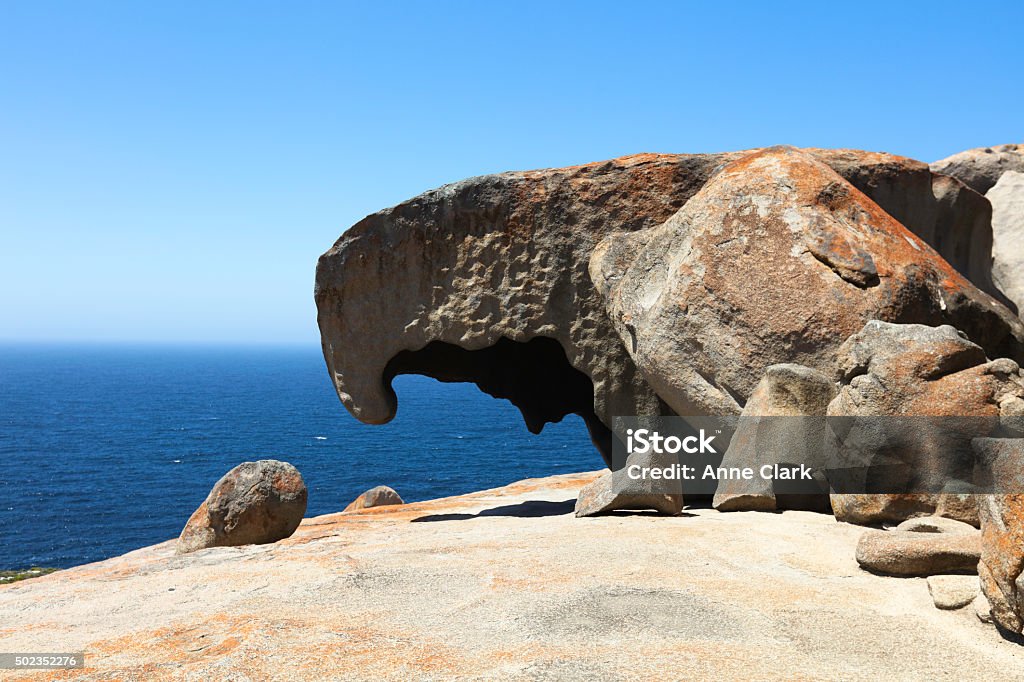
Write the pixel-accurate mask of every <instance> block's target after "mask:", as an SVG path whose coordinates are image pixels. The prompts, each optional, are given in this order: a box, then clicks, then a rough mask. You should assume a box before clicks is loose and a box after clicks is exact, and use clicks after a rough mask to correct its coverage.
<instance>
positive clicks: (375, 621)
mask: <svg viewBox="0 0 1024 682" xmlns="http://www.w3.org/2000/svg"><path fill="white" fill-rule="evenodd" d="M593 476H594V474H591V473H588V474H574V475H566V476H555V477H551V478H545V479H534V480H528V481H520V482H517V483H514V484H511V485H508V486H503V487H501V488H497V489H493V490H485V491H479V492H476V493H472V494H469V495H459V496H456V497H449V498H445V499H440V500H429V501H422V502H414V503H411V504H405V505H400V506H390V507H380V508H378V509H377V510H375V512H374V513H372V514H340V513H339V514H328V515H325V516H319V517H316V518H310V519H306V520H305V521H303V523H302V525H301V526H299V528H298V530H296V532H295V534H294V535H293V536H292V537H291V538H289V539H287V540H283V541H281V542H278V543H274V544H271V545H250V546H246V547H219V548H215V549H210V550H207V551H205V552H202V553H200V554H188V555H184V556H175V555H174V548H173V542H165V543H161V544H159V545H155V546H152V547H146V548H142V549H139V550H136V551H134V552H131V553H129V554H127V555H125V556H121V557H115V558H112V559H109V560H107V561H103V562H100V563H94V564H89V565H86V566H76V567H74V568H70V569H67V570H62V571H59V572H57V573H54V574H52V575H48V576H43V577H40V578H33V579H32V580H25V581H22V582H19V583H14V584H11V585H0V624H2V625H0V651H8V652H10V651H37V650H39V649H40V648H42V647H46V648H47V649H49V650H53V651H85V652H87V655H86V659H85V666H86V667H85V669H83V670H71V671H49V672H46V671H27V672H25V673H17V672H16V671H7V670H5V671H3V673H0V677H2V678H3V679H5V680H6V679H8V678H10V677H13V678H15V679H19V680H20V679H24V680H26V681H33V680H40V679H46V680H50V679H54V680H56V679H60V680H67V679H74V680H95V681H97V682H99V681H108V680H147V681H148V680H164V679H172V680H224V679H238V680H245V679H250V680H421V679H422V680H469V679H472V680H538V679H544V680H567V681H568V680H634V679H641V678H642V679H645V680H646V679H651V680H676V679H680V678H686V679H702V680H705V679H706V680H850V679H857V680H911V679H913V680H944V679H952V678H956V679H964V678H966V679H977V680H1006V679H1021V678H1024V660H1022V657H1021V650H1020V647H1019V645H1017V644H1014V643H1012V642H1010V641H1007V640H1006V639H1004V638H1002V637H1000V636H999V635H998V634H997V632H996V629H995V628H994V627H981V625H980V624H979V623H977V621H975V620H974V616H970V617H969V618H967V617H964V618H954V617H948V618H943V617H937V616H942V615H944V614H937V613H936V612H934V609H932V607H931V606H930V605H929V604H930V599H929V597H928V591H927V587H926V585H925V583H924V581H923V580H895V579H885V578H879V577H878V576H875V575H872V574H870V573H868V572H866V571H862V570H860V569H859V568H858V567H857V564H856V562H855V561H854V559H853V555H854V548H855V546H856V544H857V539H858V537H859V534H860V533H861V532H862V530H861V529H859V528H856V527H854V526H850V525H848V524H844V523H835V522H834V521H833V520H832V519H830V518H828V517H826V516H824V515H822V514H801V513H797V514H791V513H785V514H744V513H735V514H719V513H718V512H716V511H714V510H712V509H705V508H697V509H693V510H691V511H690V513H688V514H687V515H685V516H678V517H671V518H667V517H666V518H651V517H648V516H644V515H622V516H614V517H604V518H602V519H591V520H589V521H584V520H581V519H576V518H573V515H572V511H571V510H572V507H571V505H567V504H566V502H567V500H569V499H572V498H574V497H576V494H577V491H578V490H579V488H580V487H581V486H582V485H584V484H585V483H587V482H589V481H590V480H591V479H592V478H593ZM452 519H456V520H452ZM457 519H471V520H457ZM922 606H924V607H925V608H922ZM963 615H965V616H966V615H967V614H963ZM325 652H327V653H326V655H325ZM880 652H882V653H881V654H880ZM19 675H21V676H20V677H19Z"/></svg>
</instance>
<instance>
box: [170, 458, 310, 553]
mask: <svg viewBox="0 0 1024 682" xmlns="http://www.w3.org/2000/svg"><path fill="white" fill-rule="evenodd" d="M307 497H308V493H307V491H306V484H305V482H304V481H303V480H302V475H301V474H300V473H299V471H298V469H296V468H295V467H293V466H292V465H291V464H288V463H287V462H280V461H278V460H275V459H261V460H259V461H258V462H244V463H242V464H239V465H238V466H236V467H235V468H234V469H232V470H231V471H229V472H228V473H226V474H225V475H224V476H223V477H222V478H221V479H220V480H219V481H217V484H216V485H214V486H213V490H211V491H210V494H209V495H208V496H207V497H206V501H205V502H203V503H202V504H201V505H200V506H199V508H198V509H196V511H195V512H194V513H193V514H192V516H191V517H190V518H189V520H188V523H186V524H185V528H184V530H182V531H181V535H180V536H179V537H178V545H177V548H176V552H177V553H178V554H187V553H188V552H195V551H196V550H200V549H205V548H207V547H234V546H237V545H262V544H266V543H269V542H277V541H278V540H283V539H284V538H286V537H289V536H290V535H291V534H292V533H294V532H295V529H296V528H298V527H299V523H300V522H301V521H302V517H303V515H304V514H305V513H306V502H307Z"/></svg>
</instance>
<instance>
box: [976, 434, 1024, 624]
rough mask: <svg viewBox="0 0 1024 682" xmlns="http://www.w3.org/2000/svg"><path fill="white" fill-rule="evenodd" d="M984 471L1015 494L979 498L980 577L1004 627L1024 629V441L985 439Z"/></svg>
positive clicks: (980, 442) (980, 447) (981, 443)
mask: <svg viewBox="0 0 1024 682" xmlns="http://www.w3.org/2000/svg"><path fill="white" fill-rule="evenodd" d="M973 446H974V448H975V451H976V452H977V454H978V459H979V466H980V467H982V468H984V469H986V470H987V471H989V472H990V473H991V475H992V476H993V478H994V480H995V483H994V485H995V486H997V489H998V490H1002V491H1006V492H1011V493H1012V494H996V495H982V496H979V504H978V510H979V513H980V516H981V533H982V548H981V563H980V564H979V566H978V575H979V576H980V577H981V587H982V590H983V591H984V593H985V596H986V597H987V598H988V601H989V604H990V605H991V612H992V618H993V619H994V620H995V622H996V623H998V624H999V625H1000V626H1001V627H1002V628H1004V629H1006V630H1009V631H1011V632H1015V633H1020V632H1021V631H1022V629H1024V579H1022V573H1024V494H1022V493H1020V492H1019V491H1024V440H1022V439H1019V438H1013V439H995V438H979V439H977V440H975V441H974V442H973Z"/></svg>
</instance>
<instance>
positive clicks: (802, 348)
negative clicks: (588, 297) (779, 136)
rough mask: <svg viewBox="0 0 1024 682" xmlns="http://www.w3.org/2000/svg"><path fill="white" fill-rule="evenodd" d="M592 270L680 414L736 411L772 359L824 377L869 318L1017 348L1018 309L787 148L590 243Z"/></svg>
mask: <svg viewBox="0 0 1024 682" xmlns="http://www.w3.org/2000/svg"><path fill="white" fill-rule="evenodd" d="M590 272H591V276H592V278H593V280H594V282H595V283H596V286H597V288H598V290H599V291H600V292H601V293H602V295H603V296H604V297H605V303H606V308H607V310H608V314H609V317H610V318H611V319H612V322H613V324H614V326H615V328H616V331H617V332H618V333H619V335H620V337H621V338H622V340H623V342H624V344H625V347H626V349H627V350H628V351H629V353H630V355H631V356H632V358H633V360H634V362H635V363H636V365H637V366H638V367H639V368H640V370H641V372H642V373H643V375H644V376H645V377H646V378H647V380H648V382H649V383H650V384H651V386H652V387H653V388H654V390H655V391H656V392H657V394H658V395H659V396H660V397H661V398H662V399H663V400H664V401H665V402H666V403H668V405H669V406H670V407H671V408H672V409H673V410H674V411H675V412H676V413H678V414H680V415H705V414H710V415H728V414H737V413H739V411H740V410H741V409H742V407H743V405H744V403H745V402H746V401H747V399H748V398H749V396H750V395H751V393H752V391H753V390H754V386H755V385H756V383H757V381H758V380H759V379H760V378H761V376H762V375H763V374H764V372H765V370H766V369H767V368H768V367H769V366H771V365H773V364H778V363H785V362H789V363H798V364H802V365H806V366H809V367H812V368H814V369H817V370H819V371H822V372H825V373H826V374H835V372H836V364H835V356H836V351H837V349H838V347H839V345H840V344H841V343H842V342H843V341H844V340H845V339H847V338H848V337H849V336H850V335H852V334H854V333H855V332H857V331H859V330H860V329H861V328H862V327H863V326H864V324H865V323H866V322H867V321H869V320H872V319H881V320H886V321H892V322H907V323H910V322H917V323H929V324H939V323H947V324H953V325H955V326H956V327H957V328H959V329H962V330H964V331H966V332H967V334H968V335H969V336H970V337H971V338H972V339H973V340H974V341H976V342H977V343H979V344H980V345H981V346H983V347H985V348H986V349H988V350H989V351H990V352H991V353H993V355H995V356H1004V355H1006V356H1011V357H1021V348H1022V346H1021V342H1022V340H1024V326H1022V325H1021V323H1020V320H1019V319H1017V318H1016V317H1015V316H1014V315H1012V314H1011V313H1010V312H1009V311H1008V310H1007V309H1006V308H1004V307H1003V306H1001V305H1000V304H999V303H997V302H996V301H995V300H994V299H993V298H992V297H991V296H988V295H986V294H984V293H983V292H981V291H979V290H978V289H977V288H976V287H975V286H973V285H972V284H971V283H970V282H968V281H967V280H966V279H964V278H963V277H962V276H961V275H959V274H958V273H957V272H956V271H955V270H953V269H952V268H951V267H950V266H949V264H948V263H947V262H946V261H944V260H943V259H942V258H941V257H940V256H939V255H938V254H937V253H936V252H935V251H934V250H932V249H931V248H929V247H928V246H927V245H926V244H925V243H923V242H922V241H921V240H920V239H919V238H917V237H916V236H915V235H913V234H912V233H911V232H909V231H908V230H907V229H906V228H905V227H904V226H903V225H901V224H899V223H898V222H896V221H895V220H894V219H893V218H892V217H891V216H890V215H889V214H887V213H886V212H885V211H883V210H882V209H881V208H880V207H879V206H878V205H877V204H875V203H874V202H872V201H871V200H870V199H869V198H868V197H867V196H866V195H864V194H863V193H862V192H860V191H858V190H857V189H856V188H855V187H853V186H852V185H851V184H850V183H849V182H846V181H845V180H844V179H843V178H842V177H841V176H840V175H839V174H837V173H836V172H835V171H833V170H832V169H831V168H830V167H829V166H827V165H826V164H824V163H822V162H821V161H819V160H818V159H816V158H815V157H814V156H812V155H810V154H808V153H806V152H801V151H798V150H796V149H793V148H781V147H780V148H772V149H768V150H763V151H760V152H756V153H753V154H748V155H746V156H744V157H742V158H740V159H738V160H736V161H733V162H731V163H729V164H728V165H726V166H725V167H724V168H723V169H722V170H721V171H719V173H718V174H716V175H715V176H714V178H712V180H711V181H710V182H708V183H707V184H706V185H705V186H704V187H703V188H702V189H701V190H700V192H698V193H697V194H696V195H695V196H694V197H693V198H691V199H690V201H688V202H687V203H686V205H685V206H684V207H683V208H682V209H680V210H679V211H678V212H677V213H676V214H675V215H673V216H672V218H670V219H669V220H668V221H666V222H665V223H664V224H662V225H660V226H658V227H656V228H652V229H648V230H643V231H638V232H634V233H619V234H616V235H613V236H611V237H609V238H607V239H605V240H604V241H603V242H601V244H599V245H598V246H597V248H596V250H595V251H594V254H593V256H592V258H591V262H590ZM979 352H981V351H980V349H979ZM982 357H984V353H983V352H982Z"/></svg>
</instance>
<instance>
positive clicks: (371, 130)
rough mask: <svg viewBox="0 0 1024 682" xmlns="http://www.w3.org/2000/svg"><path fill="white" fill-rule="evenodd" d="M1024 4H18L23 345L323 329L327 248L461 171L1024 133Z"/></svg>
mask: <svg viewBox="0 0 1024 682" xmlns="http://www.w3.org/2000/svg"><path fill="white" fill-rule="evenodd" d="M1021 26H1024V3H1022V2H1020V1H1019V0H1014V1H1012V2H993V3H986V4H982V3H943V2H935V1H933V2H894V1H892V0H890V1H889V2H879V3H869V2H856V3H839V2H825V1H822V0H818V1H817V2H811V3H786V2H777V3H768V2H758V3H735V2H707V3H700V4H697V3H684V2H673V3H634V2H617V3H598V2H573V3H570V2H539V3H526V2H522V1H520V0H517V1H516V2H504V3H496V2H483V1H479V2H466V3H455V2H430V3H428V2H417V3H413V2H409V3H403V4H398V3H390V2H368V3H359V4H348V3H343V2H334V3H326V2H325V3H301V2H300V3H284V2H278V3H260V2H244V3H243V2H169V1H165V2H144V3H140V2H135V3H98V2H68V3H50V2H40V1H38V0H32V1H30V2H22V3H15V2H10V1H7V2H3V3H0V235H2V242H0V244H2V246H0V258H2V263H0V339H8V340H10V339H18V340H68V341H72V340H160V341H208V342H247V343H260V342H275V343H277V342H298V343H309V344H315V343H316V341H317V332H316V315H315V309H314V306H313V303H312V288H313V270H314V266H315V263H316V259H317V256H318V255H319V254H320V253H321V252H323V251H324V250H326V249H327V248H328V247H329V246H330V245H331V243H332V242H333V241H334V240H335V239H336V238H337V236H338V235H339V234H340V233H341V232H342V231H343V230H344V229H345V228H346V227H348V226H349V225H351V224H352V223H354V222H355V221H357V220H359V219H360V218H361V217H363V216H364V215H366V214H368V213H371V212H373V211H375V210H377V209H380V208H383V207H385V206H389V205H392V204H394V203H397V202H399V201H401V200H403V199H406V198H408V197H410V196H413V195H415V194H417V193H419V192H421V191H423V190H426V189H429V188H432V187H436V186H438V185H441V184H444V183H445V182H450V181H454V180H458V179H461V178H463V177H467V176H471V175H478V174H482V173H490V172H496V171H502V170H510V169H525V168H537V167H545V166H559V165H566V164H574V163H580V162H585V161H593V160H599V159H605V158H609V157H614V156H619V155H622V154H630V153H635V152H642V151H652V152H653V151H657V152H704V151H718V150H727V149H740V148H745V147H754V146H760V145H768V144H776V143H788V144H794V145H800V146H806V145H815V146H844V147H861V148H866V149H874V150H884V151H889V152H895V153H899V154H905V155H908V156H913V157H916V158H920V159H922V160H933V159H936V158H940V157H943V156H946V155H948V154H950V153H952V152H955V151H959V150H961V149H965V148H969V147H975V146H980V145H988V144H997V143H1002V142H1011V141H1021V140H1024V56H1022V55H1024V53H1022V52H1021V37H1020V29H1021Z"/></svg>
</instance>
